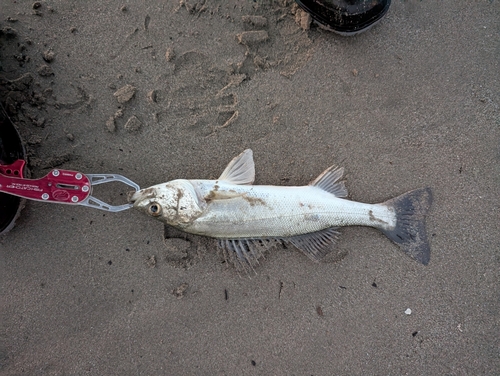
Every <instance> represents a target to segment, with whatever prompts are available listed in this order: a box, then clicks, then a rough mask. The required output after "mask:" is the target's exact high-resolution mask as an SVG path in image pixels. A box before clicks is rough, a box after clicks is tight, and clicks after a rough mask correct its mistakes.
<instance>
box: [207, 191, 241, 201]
mask: <svg viewBox="0 0 500 376" xmlns="http://www.w3.org/2000/svg"><path fill="white" fill-rule="evenodd" d="M244 195H245V194H244V193H238V192H231V191H215V190H212V191H210V192H209V193H208V194H207V195H205V197H204V199H205V201H206V202H207V203H208V202H211V201H215V200H230V199H232V198H239V197H243V196H244Z"/></svg>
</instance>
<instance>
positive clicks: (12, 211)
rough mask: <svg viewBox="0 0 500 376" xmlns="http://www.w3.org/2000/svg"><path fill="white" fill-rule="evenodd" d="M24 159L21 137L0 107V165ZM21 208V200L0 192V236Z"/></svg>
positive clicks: (24, 153)
mask: <svg viewBox="0 0 500 376" xmlns="http://www.w3.org/2000/svg"><path fill="white" fill-rule="evenodd" d="M25 158H26V151H25V149H24V146H23V143H22V141H21V137H20V136H19V133H18V132H17V129H16V128H15V126H14V124H12V122H11V120H10V119H9V117H8V116H7V114H6V113H5V110H4V108H3V107H2V106H0V165H8V164H11V163H12V162H14V161H15V160H17V159H25ZM23 206H24V200H23V199H21V198H19V197H16V196H12V195H8V194H6V193H2V192H0V235H1V234H4V233H6V232H7V231H9V230H10V229H11V228H12V227H13V226H14V222H15V220H16V219H17V217H18V216H19V213H20V212H21V209H22V207H23Z"/></svg>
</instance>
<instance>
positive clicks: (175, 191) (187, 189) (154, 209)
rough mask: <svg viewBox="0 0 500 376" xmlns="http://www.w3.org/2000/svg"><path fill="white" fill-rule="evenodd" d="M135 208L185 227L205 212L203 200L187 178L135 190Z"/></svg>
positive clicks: (132, 195) (168, 222) (131, 196)
mask: <svg viewBox="0 0 500 376" xmlns="http://www.w3.org/2000/svg"><path fill="white" fill-rule="evenodd" d="M129 201H130V202H131V203H132V204H133V205H134V208H135V209H137V210H139V211H141V212H143V213H146V214H147V215H149V216H151V217H154V218H156V219H159V220H160V221H162V222H165V223H167V224H169V225H172V226H180V227H185V226H186V225H189V224H190V223H191V222H193V221H194V220H195V219H196V218H198V217H199V216H200V215H201V214H202V213H203V207H204V205H203V203H204V202H203V201H202V200H200V198H199V195H198V194H197V192H196V189H195V188H194V187H193V185H192V184H191V183H190V182H189V181H187V180H173V181H170V182H168V183H163V184H158V185H154V186H152V187H149V188H145V189H141V190H139V191H137V192H133V193H132V194H131V195H130V197H129Z"/></svg>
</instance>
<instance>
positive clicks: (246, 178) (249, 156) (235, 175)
mask: <svg viewBox="0 0 500 376" xmlns="http://www.w3.org/2000/svg"><path fill="white" fill-rule="evenodd" d="M219 180H224V181H227V182H230V183H232V184H238V185H250V184H252V183H253V182H254V180H255V164H254V162H253V152H252V150H251V149H246V150H245V151H244V152H242V153H241V154H240V155H238V156H237V157H235V158H233V160H232V161H231V162H229V164H228V165H227V167H226V169H225V170H224V171H223V172H222V174H221V176H220V177H219Z"/></svg>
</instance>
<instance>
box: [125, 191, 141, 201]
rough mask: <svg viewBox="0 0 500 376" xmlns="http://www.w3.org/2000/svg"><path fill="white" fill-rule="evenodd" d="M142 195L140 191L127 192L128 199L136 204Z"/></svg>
mask: <svg viewBox="0 0 500 376" xmlns="http://www.w3.org/2000/svg"><path fill="white" fill-rule="evenodd" d="M139 196H140V191H130V192H129V193H127V200H128V202H129V203H130V204H135V202H136V201H137V199H138V198H139Z"/></svg>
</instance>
